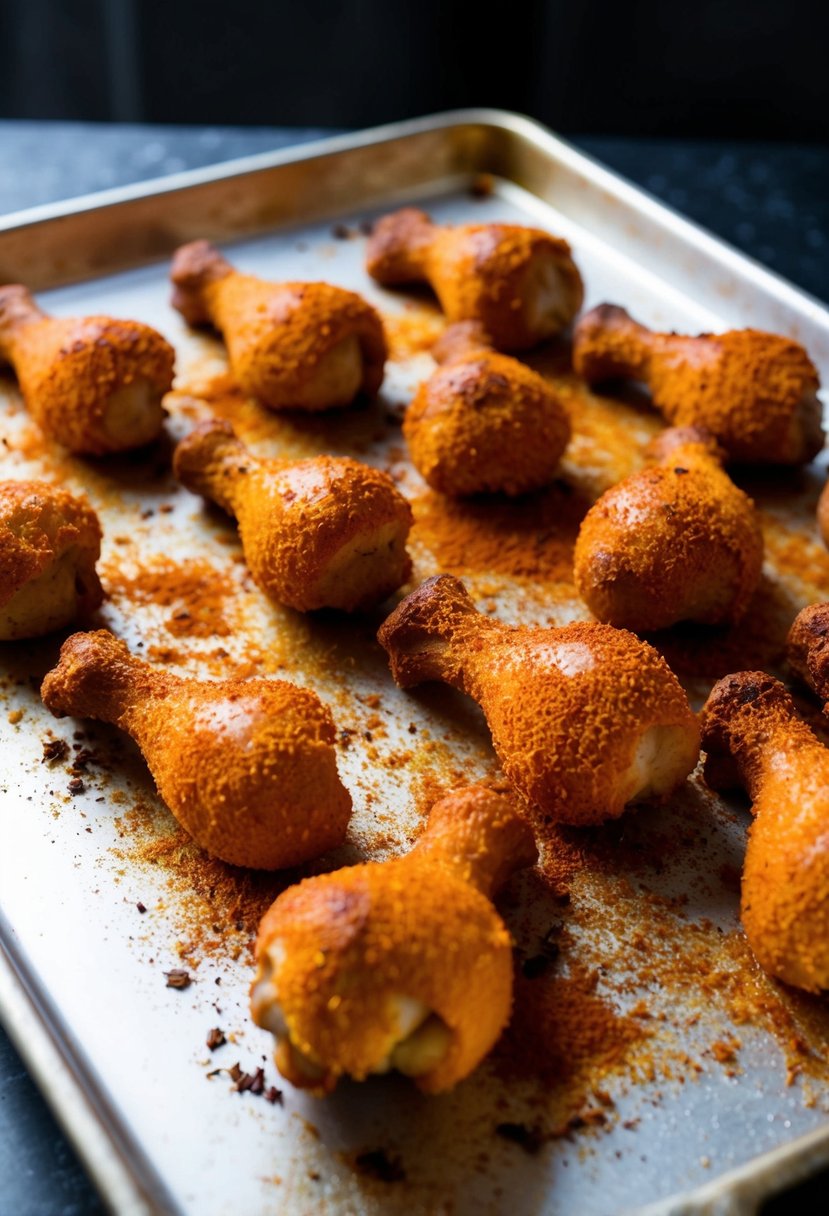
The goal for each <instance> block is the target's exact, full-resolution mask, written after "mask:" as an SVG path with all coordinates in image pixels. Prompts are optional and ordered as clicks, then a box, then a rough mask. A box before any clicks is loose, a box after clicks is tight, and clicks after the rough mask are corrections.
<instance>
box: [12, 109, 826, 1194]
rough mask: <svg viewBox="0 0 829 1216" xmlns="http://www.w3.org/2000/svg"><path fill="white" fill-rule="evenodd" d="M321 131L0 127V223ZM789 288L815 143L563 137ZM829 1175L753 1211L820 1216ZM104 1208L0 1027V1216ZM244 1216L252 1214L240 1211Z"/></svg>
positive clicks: (819, 159) (815, 215) (821, 223)
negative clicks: (42, 206) (14, 214)
mask: <svg viewBox="0 0 829 1216" xmlns="http://www.w3.org/2000/svg"><path fill="white" fill-rule="evenodd" d="M323 134H326V132H324V131H317V130H306V129H302V130H297V129H285V128H278V129H265V128H251V129H248V128H232V127H222V128H213V127H211V128H202V129H200V128H182V127H139V126H118V127H109V126H101V125H96V124H91V123H56V122H47V123H37V122H0V215H2V214H5V213H7V212H10V211H15V210H17V209H19V208H23V207H27V206H34V205H35V204H37V203H47V202H52V201H54V200H57V199H63V198H70V197H72V196H75V195H78V194H85V193H88V192H89V191H93V190H103V189H107V188H108V187H110V186H118V185H123V184H126V183H128V182H135V181H142V180H144V179H147V178H151V177H157V176H159V175H161V174H165V173H174V172H177V171H178V170H180V169H188V168H195V167H197V166H200V165H207V164H211V163H214V162H217V161H221V160H229V159H231V158H233V157H236V156H245V155H247V154H249V153H252V152H265V151H268V150H272V149H274V148H277V147H283V146H286V145H289V144H292V143H297V142H300V141H302V140H307V139H313V138H315V137H317V136H319V135H323ZM572 142H573V143H575V144H576V145H577V146H578V147H580V148H582V149H583V150H584V151H585V152H587V153H588V154H589V155H591V156H593V157H595V158H596V159H597V160H600V161H603V162H604V163H605V164H607V165H609V166H610V167H611V168H612V169H615V170H616V171H617V172H619V173H621V174H623V175H624V176H625V177H627V178H629V179H631V180H632V181H634V182H636V183H638V184H639V185H641V186H643V187H644V188H645V189H647V190H649V191H650V192H651V193H653V194H655V195H657V196H658V197H659V198H661V199H663V200H664V201H665V202H666V203H668V204H669V205H670V206H671V207H673V208H675V209H676V210H677V211H681V212H683V213H684V214H685V215H687V216H689V217H690V218H692V219H694V220H696V221H697V222H698V223H700V224H702V225H703V226H704V227H706V228H710V229H711V230H712V231H713V232H715V233H716V234H717V235H719V236H721V237H723V238H724V239H725V240H727V241H729V242H730V243H731V244H733V245H736V246H737V248H739V249H742V250H744V251H745V252H746V253H748V254H750V255H751V256H752V257H755V258H756V259H758V260H759V261H761V262H764V263H765V264H766V265H767V266H769V267H771V268H772V269H773V270H776V271H777V272H778V273H779V274H782V275H783V276H785V277H786V278H788V279H791V280H792V282H794V283H796V284H797V285H798V286H800V287H802V288H804V289H805V290H806V291H809V292H811V293H812V294H813V295H816V296H818V297H819V298H820V299H823V300H829V153H827V152H826V150H824V149H822V148H817V147H791V146H789V147H781V146H778V145H774V144H741V145H731V144H729V145H725V144H719V143H712V142H702V141H690V140H663V139H627V138H620V137H614V138H600V137H596V136H591V137H589V138H588V137H585V138H573V139H572ZM827 1193H829V1172H827V1173H825V1174H823V1175H821V1176H820V1177H818V1178H816V1179H814V1180H812V1181H811V1182H810V1183H808V1184H806V1185H805V1186H803V1187H800V1188H797V1189H796V1190H795V1191H792V1192H789V1193H787V1194H785V1195H781V1196H779V1197H778V1198H777V1199H775V1200H773V1201H771V1202H770V1203H768V1204H767V1205H766V1206H765V1207H764V1209H763V1211H764V1216H784V1214H790V1213H793V1212H798V1213H801V1214H803V1216H808V1214H810V1213H814V1214H815V1216H817V1213H821V1214H822V1213H825V1212H826V1210H827V1202H826V1195H827ZM104 1210H105V1209H104V1208H103V1207H102V1205H101V1203H100V1201H99V1200H98V1199H97V1197H96V1195H95V1192H94V1190H93V1188H92V1187H91V1186H90V1184H89V1182H88V1180H87V1178H86V1175H85V1174H84V1172H83V1170H82V1169H81V1167H80V1165H79V1164H78V1162H77V1160H76V1159H75V1156H74V1154H73V1152H72V1150H71V1149H70V1148H69V1146H68V1144H67V1142H66V1140H65V1138H64V1136H63V1135H62V1133H61V1131H60V1129H59V1128H58V1126H57V1124H56V1123H55V1121H54V1119H53V1118H52V1116H51V1114H50V1113H49V1110H48V1108H47V1106H46V1104H45V1103H44V1101H43V1099H42V1098H41V1096H40V1094H39V1092H38V1090H37V1088H36V1087H35V1085H34V1084H33V1082H32V1081H31V1079H30V1078H29V1076H28V1074H27V1072H26V1070H25V1068H24V1067H23V1065H22V1063H21V1062H20V1060H19V1058H18V1056H17V1055H16V1053H15V1051H14V1049H13V1048H12V1046H11V1044H10V1043H9V1041H8V1039H7V1038H6V1036H5V1034H4V1033H3V1031H2V1030H1V1029H0V1216H97V1214H98V1213H102V1212H103V1211H104ZM251 1216H253V1214H251Z"/></svg>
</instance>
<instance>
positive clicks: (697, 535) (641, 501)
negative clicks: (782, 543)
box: [574, 427, 763, 632]
mask: <svg viewBox="0 0 829 1216" xmlns="http://www.w3.org/2000/svg"><path fill="white" fill-rule="evenodd" d="M650 455H651V456H652V457H653V458H655V459H656V460H657V461H658V462H659V463H658V464H657V465H656V466H655V467H653V468H647V469H643V470H642V471H641V472H639V473H634V474H632V475H631V476H630V477H626V478H625V479H624V481H622V482H620V483H619V484H618V485H616V486H613V488H612V489H610V490H608V491H607V492H606V493H604V494H603V495H602V496H601V498H600V499H599V500H598V502H596V503H595V504H594V505H593V506H592V507H591V508H590V510H589V511H588V512H587V515H586V516H585V517H584V520H583V521H582V525H581V529H580V530H579V535H578V540H577V541H576V549H575V557H574V575H575V581H576V586H577V588H578V591H579V595H581V597H582V599H583V600H584V601H585V603H586V604H587V606H588V608H589V609H590V611H591V612H592V613H593V615H594V616H596V617H598V618H599V620H600V621H606V622H607V623H608V624H610V625H617V626H620V627H624V628H627V629H633V630H635V631H636V632H642V631H643V630H651V629H665V628H667V627H668V626H669V625H673V624H675V623H676V622H677V621H701V622H703V623H704V624H707V625H720V624H724V623H726V622H733V621H738V620H739V619H740V617H741V616H742V615H743V614H744V613H745V611H746V609H747V607H748V605H749V602H750V600H751V597H752V595H753V594H754V592H755V590H756V588H757V584H758V583H759V581H760V575H761V573H762V569H763V534H762V531H761V529H760V523H759V520H758V518H757V513H756V511H755V509H754V503H753V502H752V501H751V499H750V498H749V497H748V495H747V494H744V493H743V491H742V490H740V489H738V488H737V486H735V485H734V483H733V481H731V479H730V478H729V477H728V476H727V474H726V473H725V472H724V471H723V469H722V464H721V462H722V460H723V459H724V455H725V454H724V452H723V451H722V449H721V448H719V447H718V445H717V443H716V441H715V440H713V439H712V437H711V436H710V435H709V434H708V432H707V431H704V430H702V429H700V428H698V427H672V428H670V429H668V430H667V431H664V432H663V434H662V435H660V436H659V438H658V439H657V440H656V441H655V442H654V443H652V444H651V445H650Z"/></svg>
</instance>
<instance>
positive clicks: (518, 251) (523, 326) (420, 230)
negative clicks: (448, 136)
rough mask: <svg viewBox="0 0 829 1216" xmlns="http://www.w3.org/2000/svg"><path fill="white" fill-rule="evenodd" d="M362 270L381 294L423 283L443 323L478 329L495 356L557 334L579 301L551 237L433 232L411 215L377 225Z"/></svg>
mask: <svg viewBox="0 0 829 1216" xmlns="http://www.w3.org/2000/svg"><path fill="white" fill-rule="evenodd" d="M366 269H367V270H368V273H369V274H370V275H371V277H372V278H373V279H376V280H377V282H378V283H382V284H384V286H387V287H392V286H399V285H401V284H406V283H422V282H424V281H425V282H427V283H429V284H430V286H431V287H432V288H433V290H434V292H435V294H436V295H437V297H438V300H439V301H440V306H441V308H442V309H443V311H444V312H445V313H446V316H447V319H448V320H449V321H480V322H481V324H482V325H483V327H484V329H485V330H486V332H487V333H488V334H489V335H490V337H491V338H492V340H493V342H494V343H495V345H496V346H497V347H498V348H499V349H500V350H525V349H527V348H528V347H530V346H536V345H537V344H538V343H539V342H543V341H544V339H545V338H549V337H551V336H552V335H553V334H557V333H559V332H560V331H561V330H562V329H564V328H565V326H567V325H569V324H570V322H571V321H572V319H573V317H574V316H575V315H576V313H577V312H578V311H579V309H580V308H581V304H582V300H583V298H584V288H583V285H582V281H581V275H580V274H579V271H578V267H577V266H576V264H575V262H574V261H573V259H572V257H571V256H570V246H569V245H568V244H567V242H566V241H563V240H561V239H560V238H559V237H555V236H551V235H550V234H549V232H542V231H541V229H540V228H525V227H522V226H520V225H518V224H461V225H457V226H455V225H450V224H445V225H438V224H433V223H432V221H431V219H430V218H429V216H428V215H427V214H426V213H425V212H424V211H417V210H416V209H415V208H413V207H406V208H404V209H403V210H402V211H395V212H394V213H393V214H391V215H386V216H384V217H383V218H382V219H381V220H378V222H377V223H376V224H375V226H374V231H373V233H372V235H371V237H370V238H369V241H368V246H367V249H366Z"/></svg>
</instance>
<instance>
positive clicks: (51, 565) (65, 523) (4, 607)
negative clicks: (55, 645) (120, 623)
mask: <svg viewBox="0 0 829 1216" xmlns="http://www.w3.org/2000/svg"><path fill="white" fill-rule="evenodd" d="M100 554H101V525H100V523H99V522H98V516H97V515H96V514H95V512H94V510H93V509H92V507H91V506H90V505H89V503H88V502H87V501H86V499H85V498H79V497H78V496H77V495H75V494H70V493H69V491H68V490H62V489H60V488H59V487H57V486H52V485H48V484H47V483H46V482H42V481H1V482H0V641H4V642H5V641H10V640H12V639H14V638H31V637H39V636H40V635H41V634H44V633H50V632H51V631H52V630H53V629H61V628H62V627H63V626H64V625H68V624H69V623H70V622H71V621H74V620H75V618H76V617H77V616H79V615H83V614H84V613H87V612H92V611H93V610H94V609H95V608H97V607H98V605H99V604H100V603H101V600H102V599H103V592H102V590H101V584H100V581H99V579H98V574H97V571H96V569H95V563H96V561H97V560H98V558H99V557H100Z"/></svg>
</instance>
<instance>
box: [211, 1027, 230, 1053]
mask: <svg viewBox="0 0 829 1216" xmlns="http://www.w3.org/2000/svg"><path fill="white" fill-rule="evenodd" d="M226 1042H227V1039H226V1038H225V1032H224V1031H223V1030H220V1029H219V1027H218V1026H214V1027H213V1029H212V1030H208V1032H207V1046H208V1047H209V1048H210V1050H211V1051H215V1050H216V1048H217V1047H223V1046H224V1045H225V1043H226Z"/></svg>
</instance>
